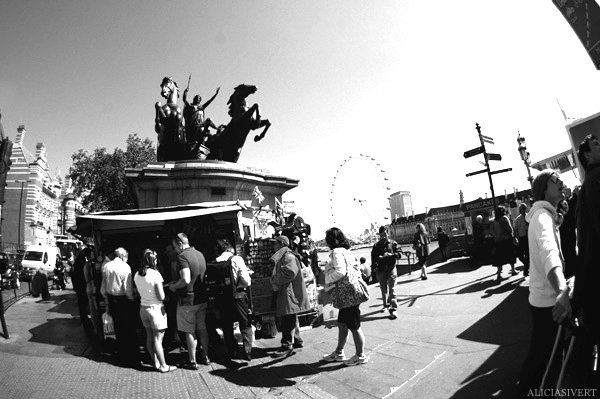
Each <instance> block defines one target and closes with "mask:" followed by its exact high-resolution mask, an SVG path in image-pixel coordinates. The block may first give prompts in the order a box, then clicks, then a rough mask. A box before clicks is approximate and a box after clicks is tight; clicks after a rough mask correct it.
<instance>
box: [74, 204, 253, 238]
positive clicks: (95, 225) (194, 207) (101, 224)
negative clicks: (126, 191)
mask: <svg viewBox="0 0 600 399" xmlns="http://www.w3.org/2000/svg"><path fill="white" fill-rule="evenodd" d="M249 206H250V201H220V202H201V203H197V204H187V205H178V206H167V207H160V208H145V209H127V210H119V211H105V212H97V213H90V214H88V215H81V216H77V225H76V227H75V228H73V230H74V232H75V233H77V234H81V235H87V234H89V233H91V232H92V229H100V230H103V229H112V228H119V227H124V226H131V227H133V226H139V227H144V226H156V225H161V224H163V222H164V221H165V220H175V219H185V218H190V217H196V216H204V215H213V214H217V213H225V212H235V211H241V210H244V209H247V208H248V207H249Z"/></svg>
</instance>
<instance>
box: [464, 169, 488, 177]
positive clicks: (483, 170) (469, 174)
mask: <svg viewBox="0 0 600 399" xmlns="http://www.w3.org/2000/svg"><path fill="white" fill-rule="evenodd" d="M487 171H488V170H487V169H482V170H478V171H477V172H471V173H467V177H469V176H475V175H478V174H480V173H485V172H487Z"/></svg>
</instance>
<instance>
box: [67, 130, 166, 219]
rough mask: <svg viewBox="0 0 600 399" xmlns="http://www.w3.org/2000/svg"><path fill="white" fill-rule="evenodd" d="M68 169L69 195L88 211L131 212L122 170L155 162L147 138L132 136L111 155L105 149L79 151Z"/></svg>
mask: <svg viewBox="0 0 600 399" xmlns="http://www.w3.org/2000/svg"><path fill="white" fill-rule="evenodd" d="M71 158H72V159H73V165H72V166H71V168H70V169H69V173H70V176H71V181H72V183H73V193H74V194H75V196H76V197H79V198H80V199H81V204H82V205H83V207H84V208H85V209H86V210H87V211H89V212H98V211H107V210H117V209H131V208H134V207H135V202H134V199H133V195H132V192H131V190H130V187H129V185H128V184H127V179H126V178H125V169H126V168H141V167H144V166H146V165H147V164H148V163H150V162H154V161H156V150H155V148H154V145H153V144H152V141H151V140H150V139H148V138H146V139H143V140H142V139H141V138H140V137H138V135H137V134H136V133H132V134H130V135H129V137H128V138H127V148H126V150H125V151H123V150H122V149H120V148H115V150H114V152H113V153H112V154H110V153H108V152H107V151H106V148H105V147H101V148H96V149H95V150H94V152H93V153H91V154H89V153H88V152H87V151H86V150H83V149H80V150H79V151H78V152H76V153H74V154H73V155H71Z"/></svg>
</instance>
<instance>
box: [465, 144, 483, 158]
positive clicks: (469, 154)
mask: <svg viewBox="0 0 600 399" xmlns="http://www.w3.org/2000/svg"><path fill="white" fill-rule="evenodd" d="M482 153H483V146H481V147H477V148H473V149H472V150H469V151H465V153H464V154H463V156H464V157H465V158H469V157H472V156H475V155H477V154H482Z"/></svg>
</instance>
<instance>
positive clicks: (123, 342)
mask: <svg viewBox="0 0 600 399" xmlns="http://www.w3.org/2000/svg"><path fill="white" fill-rule="evenodd" d="M114 256H115V258H114V259H113V260H111V261H109V262H107V263H106V264H105V265H104V267H103V268H102V285H101V286H100V293H101V294H102V296H103V297H104V301H105V303H106V313H108V314H109V315H110V316H112V318H113V323H114V326H115V337H116V339H117V356H118V358H119V360H120V361H121V363H123V364H124V365H127V366H133V367H135V366H138V365H139V362H140V353H139V350H138V345H137V336H136V332H135V324H134V320H136V313H137V312H136V309H135V303H134V302H133V282H132V276H131V267H130V266H129V265H128V264H127V259H128V253H127V251H126V250H125V249H124V248H122V247H119V248H117V249H115V252H114Z"/></svg>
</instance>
